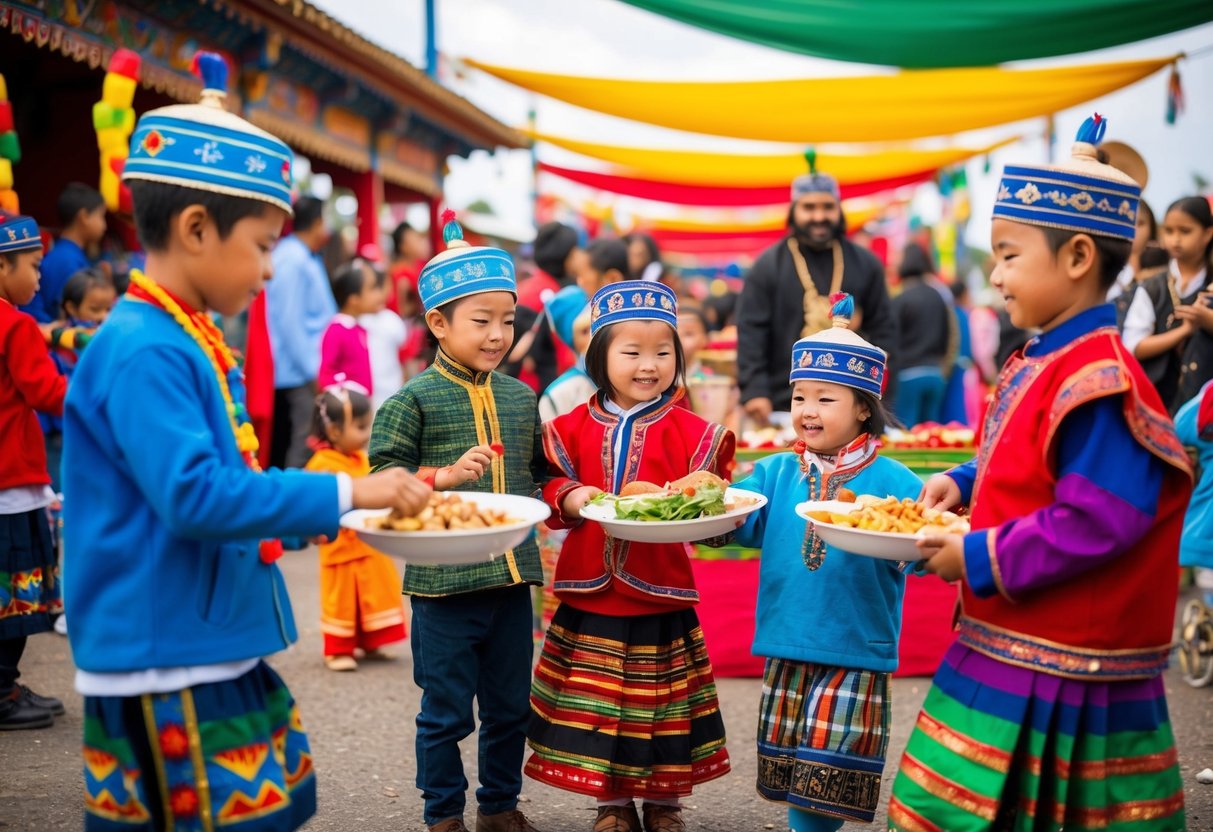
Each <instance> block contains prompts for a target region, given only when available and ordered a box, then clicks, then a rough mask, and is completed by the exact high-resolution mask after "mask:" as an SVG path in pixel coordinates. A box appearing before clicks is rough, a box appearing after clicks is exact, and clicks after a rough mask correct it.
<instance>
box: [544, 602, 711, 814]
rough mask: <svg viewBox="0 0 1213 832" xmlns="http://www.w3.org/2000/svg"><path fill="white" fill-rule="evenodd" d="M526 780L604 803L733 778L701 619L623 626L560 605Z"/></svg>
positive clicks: (634, 621) (673, 615) (630, 620)
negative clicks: (533, 780) (726, 777)
mask: <svg viewBox="0 0 1213 832" xmlns="http://www.w3.org/2000/svg"><path fill="white" fill-rule="evenodd" d="M527 740H528V742H529V744H530V746H531V749H532V751H533V752H534V753H532V754H531V757H530V759H529V760H527V763H526V769H525V771H526V773H527V774H528V775H529V776H531V777H533V778H535V779H536V780H539V781H542V782H544V783H548V784H549V785H552V786H556V787H557V788H560V789H565V790H567V791H573V792H580V793H582V794H588V795H592V796H594V797H598V798H608V797H622V796H627V797H641V798H650V799H652V798H659V799H660V798H673V797H678V796H685V795H689V794H690V793H691V787H692V786H694V785H696V784H698V783H704V782H706V781H708V780H712V779H715V778H717V777H720V776H722V775H724V774H726V773H727V772H728V771H729V756H728V752H727V751H726V750H725V747H724V721H723V720H722V719H721V717H720V705H719V702H718V701H717V699H716V683H715V681H714V680H713V678H712V666H711V663H710V662H709V661H708V653H707V647H706V646H705V644H704V641H703V631H702V630H701V629H700V628H699V619H698V618H696V616H695V613H694V611H693V610H689V609H687V610H678V611H675V612H668V613H662V614H658V615H645V616H635V617H615V616H604V615H595V614H593V613H587V612H582V611H580V610H577V609H574V608H573V607H570V606H569V605H568V604H561V606H560V608H559V609H558V610H557V611H556V615H555V616H554V617H553V619H552V626H551V628H550V629H549V630H548V634H547V638H546V640H545V641H544V645H543V653H542V655H541V656H540V659H539V665H538V667H537V668H536V670H535V680H534V683H533V685H532V688H531V720H530V725H529V727H528V730H527Z"/></svg>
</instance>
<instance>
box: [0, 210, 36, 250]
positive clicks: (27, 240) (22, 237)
mask: <svg viewBox="0 0 1213 832" xmlns="http://www.w3.org/2000/svg"><path fill="white" fill-rule="evenodd" d="M36 248H42V235H41V234H39V233H38V223H36V222H34V218H33V217H26V216H23V215H20V214H17V215H14V216H5V215H0V254H8V253H11V252H14V251H26V250H28V249H36Z"/></svg>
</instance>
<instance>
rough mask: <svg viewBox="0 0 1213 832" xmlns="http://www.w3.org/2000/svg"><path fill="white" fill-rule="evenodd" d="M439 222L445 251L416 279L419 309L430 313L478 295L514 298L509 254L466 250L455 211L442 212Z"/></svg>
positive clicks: (477, 248)
mask: <svg viewBox="0 0 1213 832" xmlns="http://www.w3.org/2000/svg"><path fill="white" fill-rule="evenodd" d="M442 222H443V229H442V238H443V239H444V240H445V241H446V245H447V249H446V251H442V252H439V253H438V254H436V255H434V257H433V258H432V259H431V260H430V262H428V263H426V264H425V268H424V269H422V270H421V276H420V277H419V278H418V279H417V292H418V294H419V295H420V296H421V306H422V308H423V309H424V310H425V311H426V312H429V311H430V310H431V309H437V308H438V307H440V306H443V305H444V304H448V303H450V302H451V301H453V300H459V299H460V298H466V297H467V296H468V295H478V294H480V293H481V292H509V293H510V294H511V295H513V296H514V297H515V298H517V297H518V283H517V281H516V280H515V278H514V259H513V258H512V257H510V255H509V253H508V252H505V251H502V250H501V249H499V248H489V247H488V246H469V245H468V244H467V241H466V240H464V239H463V229H462V228H460V226H459V223H458V222H456V221H455V212H454V211H443V213H442Z"/></svg>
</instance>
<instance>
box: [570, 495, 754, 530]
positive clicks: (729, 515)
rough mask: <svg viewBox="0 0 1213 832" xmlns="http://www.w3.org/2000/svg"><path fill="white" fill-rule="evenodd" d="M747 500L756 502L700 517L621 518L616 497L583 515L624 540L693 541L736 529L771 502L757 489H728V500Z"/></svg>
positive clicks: (586, 510)
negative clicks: (616, 514) (617, 513)
mask: <svg viewBox="0 0 1213 832" xmlns="http://www.w3.org/2000/svg"><path fill="white" fill-rule="evenodd" d="M624 499H627V498H626V497H625V498H624ZM743 500H749V501H752V502H747V503H746V504H745V505H739V506H738V507H737V508H735V509H733V510H732V511H726V512H725V513H724V514H716V515H713V516H712V517H699V518H696V519H695V520H666V521H661V520H619V519H618V518H616V517H615V503H614V501H612V500H604V501H602V502H601V503H595V504H594V505H587V506H584V507H582V509H581V516H582V517H584V518H585V519H587V520H593V521H594V522H595V523H600V524H602V529H603V531H605V532H606V533H607V534H608V535H610V536H611V537H617V538H619V539H620V540H631V541H634V542H636V543H693V542H695V541H697V540H706V539H707V538H709V537H719V536H721V535H723V534H728V533H729V532H731V531H734V530H735V529H736V528H737V522H738V521H739V520H744V519H745V517H746V515H748V514H750V513H752V512H755V511H758V509H760V508H762V507H763V506H765V505H766V504H767V498H766V497H764V496H763V495H761V494H756V493H755V492H753V491H744V490H741V489H737V488H729V489H726V490H725V492H724V501H725V502H726V503H731V502H734V501H739V502H740V501H743Z"/></svg>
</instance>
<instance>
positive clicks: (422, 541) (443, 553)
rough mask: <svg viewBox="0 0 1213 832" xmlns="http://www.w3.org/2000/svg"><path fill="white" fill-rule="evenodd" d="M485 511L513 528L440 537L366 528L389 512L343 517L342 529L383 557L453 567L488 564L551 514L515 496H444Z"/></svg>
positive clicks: (456, 531) (458, 531) (434, 533)
mask: <svg viewBox="0 0 1213 832" xmlns="http://www.w3.org/2000/svg"><path fill="white" fill-rule="evenodd" d="M445 493H447V494H458V495H459V497H460V498H462V499H463V500H465V501H467V502H470V503H475V504H476V505H477V506H479V507H480V508H483V509H496V510H499V511H504V512H505V513H506V515H507V516H508V517H512V518H514V519H515V521H516V522H513V523H506V524H505V525H501V526H491V527H489V528H487V529H450V530H444V531H418V532H397V531H391V530H390V529H370V528H367V525H366V524H367V521H368V520H369V519H371V518H374V517H383V516H384V515H386V514H387V513H388V509H374V510H371V509H359V510H356V511H351V512H349V513H348V514H345V515H343V516H342V518H341V525H342V526H343V527H345V528H347V529H353V530H354V531H355V532H356V533H357V534H358V537H360V538H361V539H362V540H363V541H364V542H366V543H367V544H368V545H369V546H371V547H372V548H374V549H378V550H379V551H380V552H383V553H384V554H386V555H393V556H395V557H398V558H402V559H403V560H404V561H405V562H406V563H412V564H425V565H429V566H435V565H451V564H459V563H478V562H480V561H486V560H492V559H493V558H494V557H496V556H498V555H502V554H505V552H506V551H507V550H509V549H513V548H514V547H515V546H517V545H519V544H520V543H522V542H523V541H524V540H526V539H527V535H529V534H530V533H531V529H532V528H533V527H534V526H535V524H536V523H542V522H543V521H544V520H546V519H547V518H548V515H549V514H551V509H549V508H548V506H547V504H546V503H541V502H540V501H539V500H533V499H531V498H530V497H519V496H516V495H514V494H494V493H490V492H481V491H448V492H445Z"/></svg>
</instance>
